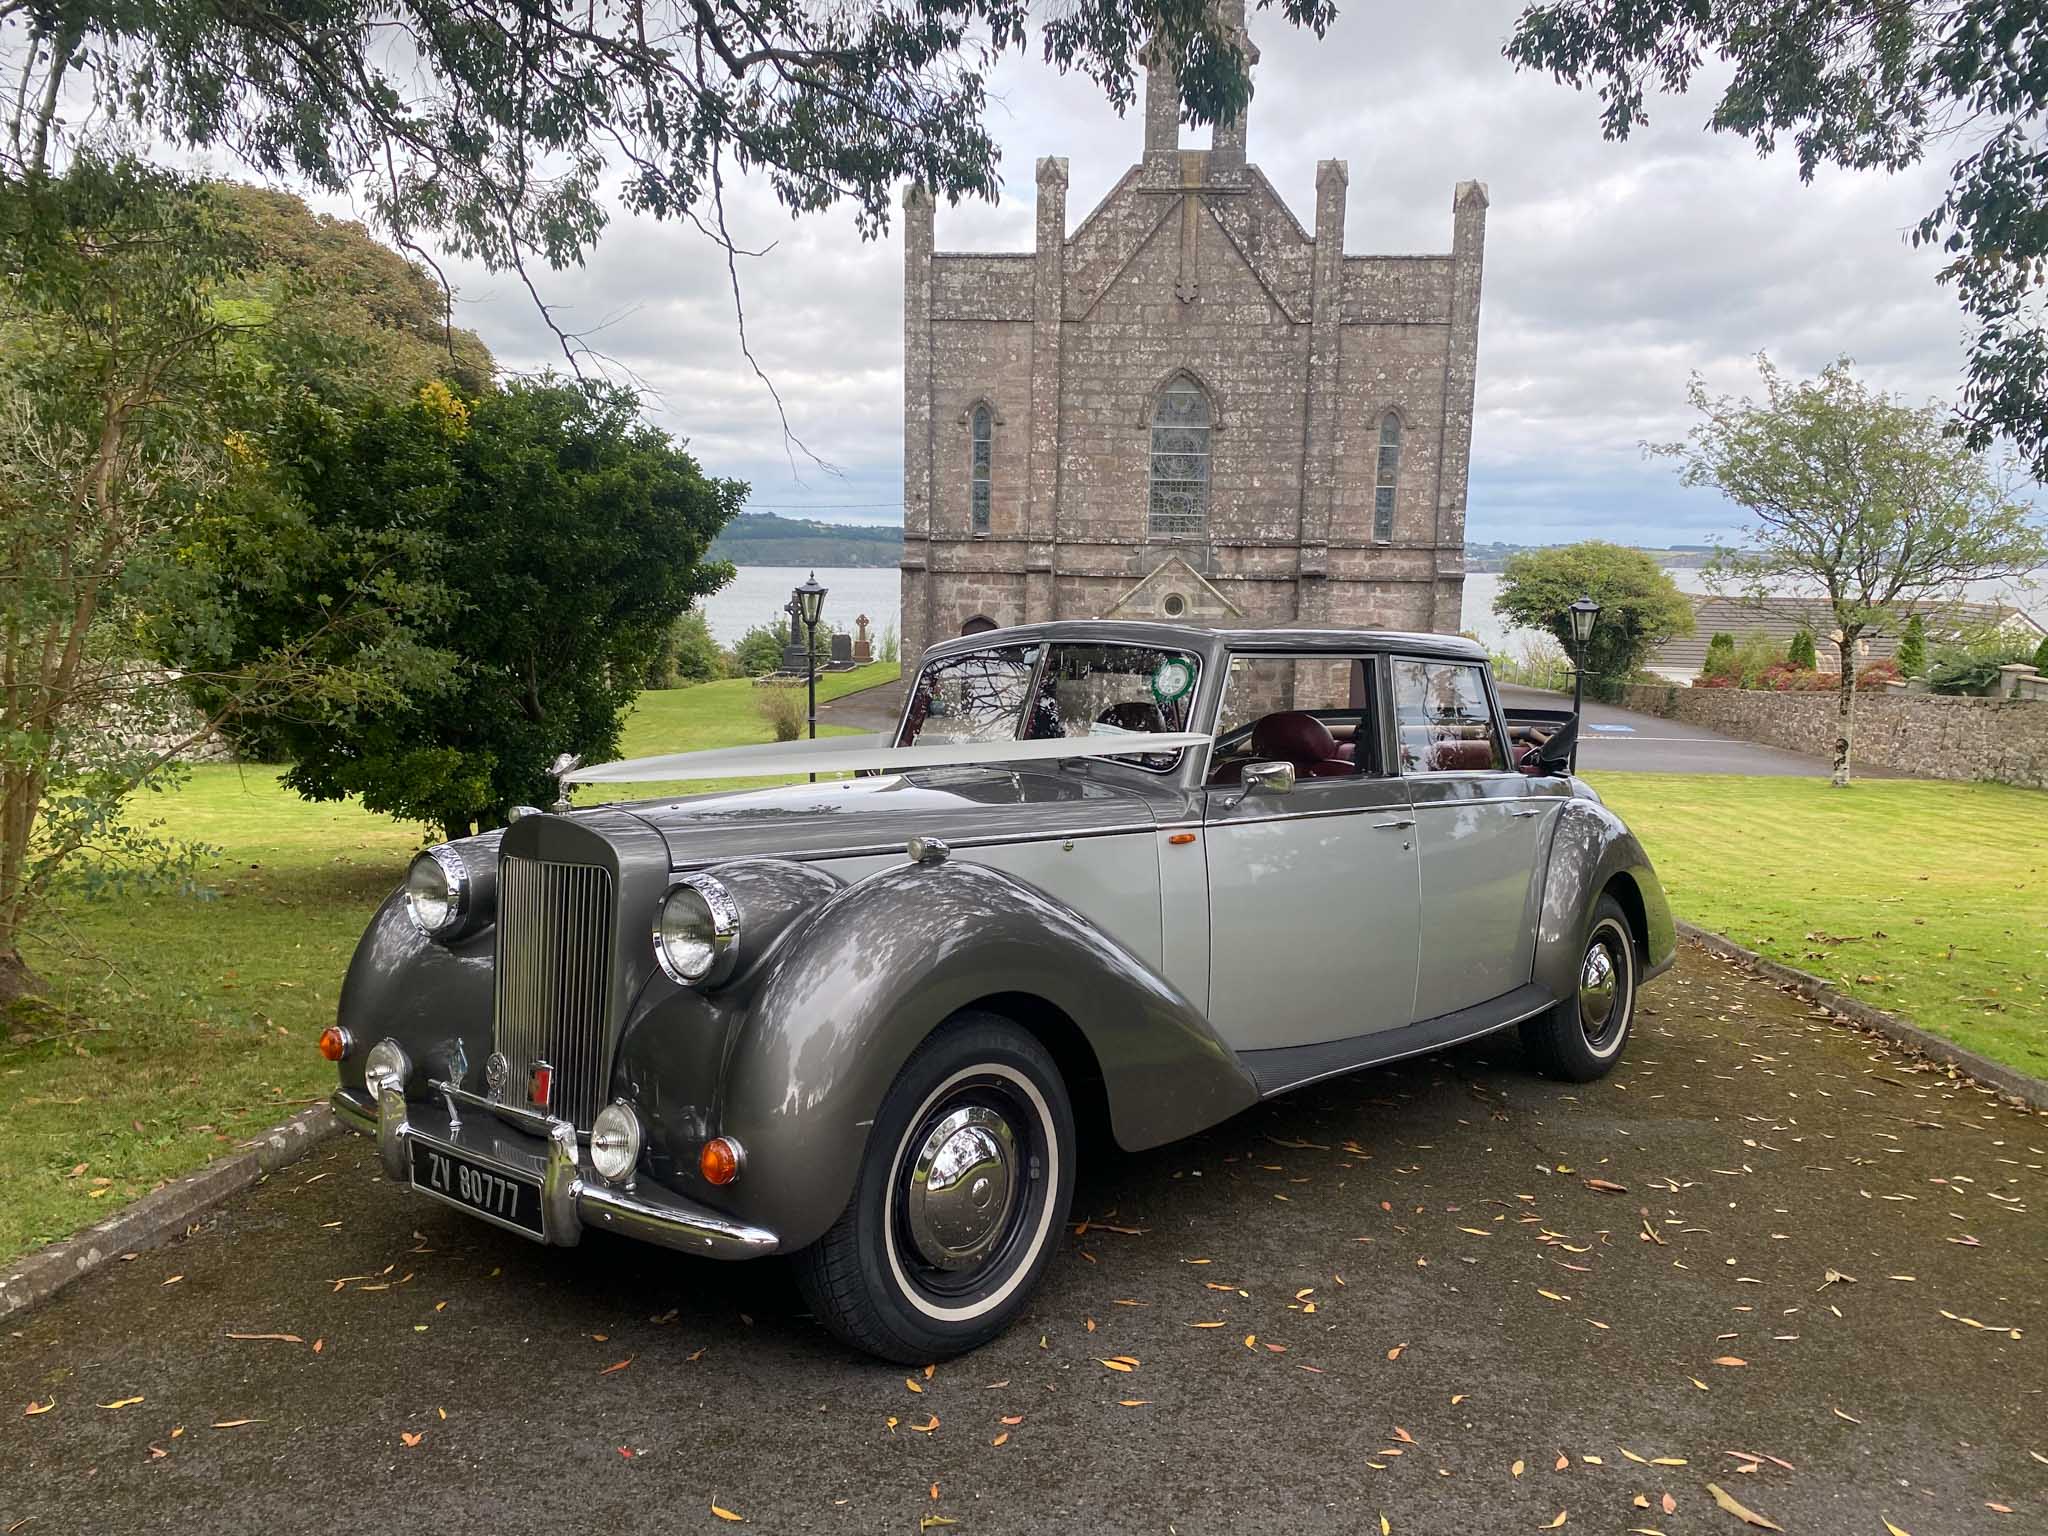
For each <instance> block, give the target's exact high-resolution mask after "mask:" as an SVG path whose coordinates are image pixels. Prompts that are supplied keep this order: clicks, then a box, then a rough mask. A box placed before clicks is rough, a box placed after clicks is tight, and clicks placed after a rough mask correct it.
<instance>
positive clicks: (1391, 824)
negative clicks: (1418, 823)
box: [1373, 816, 1415, 831]
mask: <svg viewBox="0 0 2048 1536" xmlns="http://www.w3.org/2000/svg"><path fill="white" fill-rule="evenodd" d="M1414 825H1415V818H1414V817H1413V816H1409V817H1406V818H1404V819H1402V820H1400V821H1376V822H1374V823H1373V826H1374V827H1376V828H1378V829H1379V830H1381V831H1393V830H1394V829H1396V828H1400V827H1412V826H1414Z"/></svg>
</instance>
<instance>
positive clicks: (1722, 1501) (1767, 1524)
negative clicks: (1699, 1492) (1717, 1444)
mask: <svg viewBox="0 0 2048 1536" xmlns="http://www.w3.org/2000/svg"><path fill="white" fill-rule="evenodd" d="M1707 1492H1708V1493H1710V1494H1712V1495H1713V1496H1714V1502H1715V1503H1716V1504H1718V1505H1720V1506H1721V1508H1723V1509H1725V1510H1727V1511H1728V1513H1729V1514H1731V1515H1733V1516H1734V1517H1735V1518H1736V1519H1738V1520H1740V1521H1741V1522H1742V1523H1743V1524H1744V1525H1754V1526H1756V1527H1758V1528H1759V1529H1761V1530H1766V1531H1782V1530H1784V1529H1785V1527H1783V1526H1782V1525H1780V1524H1778V1522H1777V1521H1775V1520H1772V1519H1770V1518H1769V1517H1767V1516H1765V1515H1760V1514H1758V1513H1757V1512H1756V1511H1755V1510H1753V1509H1751V1508H1749V1506H1748V1505H1746V1504H1744V1503H1743V1502H1742V1501H1741V1500H1739V1499H1737V1498H1735V1497H1733V1496H1732V1495H1730V1494H1729V1493H1728V1492H1727V1491H1726V1490H1725V1489H1723V1488H1722V1487H1721V1485H1720V1484H1719V1483H1709V1484H1707ZM1886 1523H1887V1524H1889V1523H1890V1522H1889V1521H1887V1522H1886Z"/></svg>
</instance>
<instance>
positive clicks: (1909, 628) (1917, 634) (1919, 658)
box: [1895, 610, 1927, 677]
mask: <svg viewBox="0 0 2048 1536" xmlns="http://www.w3.org/2000/svg"><path fill="white" fill-rule="evenodd" d="M1895 659H1896V660H1897V661H1898V664H1899V675H1900V676H1901V677H1918V676H1919V675H1920V674H1921V673H1923V672H1925V671H1926V670H1927V621H1926V620H1925V619H1924V618H1922V617H1921V616H1920V614H1919V612H1918V611H1917V610H1916V611H1915V612H1914V613H1913V614H1911V615H1910V616H1909V617H1908V618H1907V620H1906V627H1905V629H1904V631H1903V632H1901V634H1900V635H1899V650H1898V655H1897V657H1896V658H1895Z"/></svg>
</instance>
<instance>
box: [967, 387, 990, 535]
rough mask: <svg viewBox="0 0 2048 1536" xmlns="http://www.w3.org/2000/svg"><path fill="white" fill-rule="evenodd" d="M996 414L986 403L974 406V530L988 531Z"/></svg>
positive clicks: (972, 470) (972, 480)
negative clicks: (990, 473)
mask: <svg viewBox="0 0 2048 1536" xmlns="http://www.w3.org/2000/svg"><path fill="white" fill-rule="evenodd" d="M995 429H996V423H995V416H994V414H993V413H992V412H991V411H990V410H989V408H988V407H987V406H985V405H977V406H976V407H975V408H974V458H973V461H972V465H971V474H970V480H971V483H972V485H973V488H974V492H973V494H974V531H975V532H976V533H987V532H988V506H989V467H990V464H991V462H992V459H993V453H994V449H995Z"/></svg>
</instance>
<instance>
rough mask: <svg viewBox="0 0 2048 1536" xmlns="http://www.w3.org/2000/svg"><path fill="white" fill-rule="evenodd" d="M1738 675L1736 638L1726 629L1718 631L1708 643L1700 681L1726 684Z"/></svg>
mask: <svg viewBox="0 0 2048 1536" xmlns="http://www.w3.org/2000/svg"><path fill="white" fill-rule="evenodd" d="M1737 675H1738V674H1737V672H1736V668H1735V637H1734V636H1733V635H1731V634H1729V633H1728V631H1727V630H1725V629H1717V630H1715V631H1714V638H1713V639H1711V640H1709V641H1708V642H1707V659H1706V660H1705V661H1704V662H1702V663H1701V664H1700V681H1701V682H1706V681H1707V680H1708V679H1710V678H1711V679H1714V680H1715V681H1718V682H1721V683H1723V684H1726V683H1727V682H1729V681H1730V680H1732V679H1734V678H1735V677H1736V676H1737Z"/></svg>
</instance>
